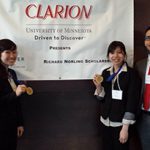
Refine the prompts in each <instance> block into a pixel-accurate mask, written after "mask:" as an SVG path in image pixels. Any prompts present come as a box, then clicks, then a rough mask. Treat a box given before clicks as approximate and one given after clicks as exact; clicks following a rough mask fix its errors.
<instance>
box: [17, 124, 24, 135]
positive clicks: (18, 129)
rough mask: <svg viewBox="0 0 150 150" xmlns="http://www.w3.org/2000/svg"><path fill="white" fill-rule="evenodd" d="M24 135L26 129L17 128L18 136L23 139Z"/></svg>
mask: <svg viewBox="0 0 150 150" xmlns="http://www.w3.org/2000/svg"><path fill="white" fill-rule="evenodd" d="M23 133H24V127H23V126H20V127H17V136H18V137H21V136H22V135H23Z"/></svg>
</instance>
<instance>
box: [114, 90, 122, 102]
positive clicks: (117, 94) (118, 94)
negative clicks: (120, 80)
mask: <svg viewBox="0 0 150 150" xmlns="http://www.w3.org/2000/svg"><path fill="white" fill-rule="evenodd" d="M112 98H113V99H117V100H122V91H121V90H112Z"/></svg>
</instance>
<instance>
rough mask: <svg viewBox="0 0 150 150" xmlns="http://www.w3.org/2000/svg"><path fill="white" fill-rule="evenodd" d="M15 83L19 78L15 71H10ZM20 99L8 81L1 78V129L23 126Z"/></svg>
mask: <svg viewBox="0 0 150 150" xmlns="http://www.w3.org/2000/svg"><path fill="white" fill-rule="evenodd" d="M9 72H10V73H11V75H12V78H13V79H14V81H15V83H16V84H17V76H16V73H15V71H14V70H12V69H9ZM20 98H21V97H17V96H16V94H15V92H14V91H13V90H12V88H11V86H10V84H9V82H8V79H7V78H6V79H3V78H2V77H1V78H0V127H3V128H7V127H8V126H16V127H17V126H23V117H22V111H21V104H20Z"/></svg>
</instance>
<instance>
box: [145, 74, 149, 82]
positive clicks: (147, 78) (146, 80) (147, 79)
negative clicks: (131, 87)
mask: <svg viewBox="0 0 150 150" xmlns="http://www.w3.org/2000/svg"><path fill="white" fill-rule="evenodd" d="M145 83H146V84H150V75H148V76H146V79H145Z"/></svg>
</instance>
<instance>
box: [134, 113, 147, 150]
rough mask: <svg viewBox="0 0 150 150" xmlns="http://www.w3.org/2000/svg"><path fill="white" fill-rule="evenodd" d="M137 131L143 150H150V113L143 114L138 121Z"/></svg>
mask: <svg viewBox="0 0 150 150" xmlns="http://www.w3.org/2000/svg"><path fill="white" fill-rule="evenodd" d="M137 130H138V135H139V138H140V142H141V146H142V150H150V113H149V114H148V113H144V112H142V113H141V115H140V117H139V119H138V121H137Z"/></svg>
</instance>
